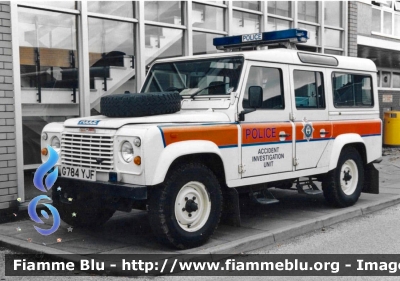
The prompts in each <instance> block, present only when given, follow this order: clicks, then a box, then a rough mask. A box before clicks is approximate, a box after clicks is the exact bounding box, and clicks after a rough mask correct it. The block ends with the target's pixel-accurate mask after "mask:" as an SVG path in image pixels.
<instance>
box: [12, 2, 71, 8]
mask: <svg viewBox="0 0 400 281" xmlns="http://www.w3.org/2000/svg"><path fill="white" fill-rule="evenodd" d="M18 4H24V5H32V4H33V5H40V6H51V7H57V8H63V9H75V8H76V7H75V1H40V2H39V1H18Z"/></svg>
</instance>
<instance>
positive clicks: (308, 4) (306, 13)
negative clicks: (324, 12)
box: [298, 1, 319, 22]
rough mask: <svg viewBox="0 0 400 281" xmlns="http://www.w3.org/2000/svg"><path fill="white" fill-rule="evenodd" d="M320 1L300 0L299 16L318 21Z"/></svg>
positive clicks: (303, 18)
mask: <svg viewBox="0 0 400 281" xmlns="http://www.w3.org/2000/svg"><path fill="white" fill-rule="evenodd" d="M318 4H319V3H318V2H317V1H299V2H298V10H299V11H298V18H299V20H302V21H309V22H318Z"/></svg>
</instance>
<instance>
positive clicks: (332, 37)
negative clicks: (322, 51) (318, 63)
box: [325, 28, 342, 48]
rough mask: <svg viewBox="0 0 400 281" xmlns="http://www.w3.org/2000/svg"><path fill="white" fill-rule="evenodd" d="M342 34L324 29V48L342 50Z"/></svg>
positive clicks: (338, 31)
mask: <svg viewBox="0 0 400 281" xmlns="http://www.w3.org/2000/svg"><path fill="white" fill-rule="evenodd" d="M341 35H342V32H341V31H340V30H333V29H329V28H325V46H328V47H334V48H342V36H341Z"/></svg>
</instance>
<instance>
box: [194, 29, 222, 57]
mask: <svg viewBox="0 0 400 281" xmlns="http://www.w3.org/2000/svg"><path fill="white" fill-rule="evenodd" d="M222 36H223V35H217V34H212V33H204V32H197V31H193V55H202V54H213V53H217V52H223V51H221V50H217V48H215V46H214V45H213V39H214V38H215V37H222Z"/></svg>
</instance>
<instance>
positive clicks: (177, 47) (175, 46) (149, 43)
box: [145, 25, 183, 65]
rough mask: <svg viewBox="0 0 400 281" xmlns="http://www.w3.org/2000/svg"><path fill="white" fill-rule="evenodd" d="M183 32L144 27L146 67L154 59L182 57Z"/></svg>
mask: <svg viewBox="0 0 400 281" xmlns="http://www.w3.org/2000/svg"><path fill="white" fill-rule="evenodd" d="M182 37H183V32H182V30H180V29H173V28H166V27H160V26H152V25H146V27H145V45H146V49H145V58H146V65H149V64H151V63H153V61H154V60H156V59H161V58H170V57H177V56H182V55H183V39H182Z"/></svg>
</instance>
